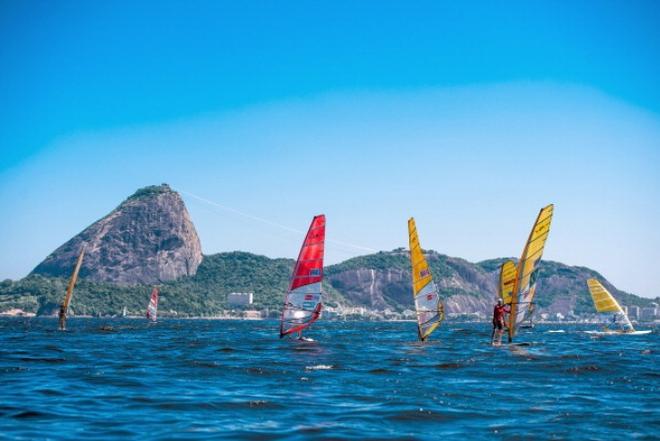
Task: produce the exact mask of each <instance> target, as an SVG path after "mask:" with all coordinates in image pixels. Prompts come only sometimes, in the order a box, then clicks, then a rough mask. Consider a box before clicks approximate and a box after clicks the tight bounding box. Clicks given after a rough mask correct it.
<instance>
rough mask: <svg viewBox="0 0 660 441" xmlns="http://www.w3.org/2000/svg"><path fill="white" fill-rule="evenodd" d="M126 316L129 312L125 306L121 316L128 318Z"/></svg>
mask: <svg viewBox="0 0 660 441" xmlns="http://www.w3.org/2000/svg"><path fill="white" fill-rule="evenodd" d="M126 314H128V310H127V309H126V307H125V306H124V309H122V310H121V316H122V317H126Z"/></svg>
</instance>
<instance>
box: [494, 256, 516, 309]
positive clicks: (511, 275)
mask: <svg viewBox="0 0 660 441" xmlns="http://www.w3.org/2000/svg"><path fill="white" fill-rule="evenodd" d="M517 274H518V269H517V268H516V264H515V263H513V260H507V261H506V262H504V263H503V264H502V266H501V267H500V287H499V292H498V295H499V297H500V298H501V299H502V301H503V302H504V304H506V305H509V304H511V297H512V294H513V286H514V285H515V283H516V275H517Z"/></svg>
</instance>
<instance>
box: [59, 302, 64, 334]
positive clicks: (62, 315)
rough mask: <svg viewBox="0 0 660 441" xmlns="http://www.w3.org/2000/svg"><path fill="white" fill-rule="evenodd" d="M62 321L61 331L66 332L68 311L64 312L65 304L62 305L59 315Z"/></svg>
mask: <svg viewBox="0 0 660 441" xmlns="http://www.w3.org/2000/svg"><path fill="white" fill-rule="evenodd" d="M57 316H58V317H59V319H60V331H65V330H66V311H65V310H64V303H62V304H61V305H60V311H59V312H58V313H57Z"/></svg>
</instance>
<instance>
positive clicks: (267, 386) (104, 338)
mask: <svg viewBox="0 0 660 441" xmlns="http://www.w3.org/2000/svg"><path fill="white" fill-rule="evenodd" d="M103 325H110V326H112V327H113V328H114V331H113V332H107V331H101V330H100V327H101V326H103ZM69 326H70V328H71V330H70V331H69V332H66V333H62V332H57V331H54V328H55V327H56V320H55V319H46V318H39V319H32V320H23V319H0V438H3V437H6V438H8V439H40V440H43V439H72V440H79V439H103V440H106V439H140V440H141V439H181V440H188V439H194V440H198V439H247V440H270V439H294V440H296V439H359V440H364V439H429V440H431V439H433V440H437V439H443V438H449V439H471V440H472V439H493V438H506V439H512V438H513V439H553V438H558V439H566V438H571V439H629V438H638V439H657V437H658V435H659V434H660V410H659V408H658V406H659V405H660V394H659V390H660V389H659V387H658V386H659V380H660V363H659V361H660V360H659V357H658V350H660V347H659V345H658V331H657V330H656V331H654V332H653V333H652V334H651V335H646V336H634V337H633V336H625V337H622V336H619V337H605V338H599V339H594V338H591V337H589V336H588V335H586V334H584V333H582V332H580V330H582V329H588V328H586V327H583V328H579V327H575V326H568V325H567V326H563V327H562V329H565V330H566V333H548V332H546V331H548V330H550V329H558V327H556V326H555V327H549V326H545V327H544V326H537V327H536V328H535V329H533V330H530V331H529V332H526V333H523V334H521V335H520V336H519V339H518V341H520V342H526V343H529V345H528V346H514V347H507V346H502V347H500V348H493V347H491V346H490V345H489V337H490V329H489V328H488V324H460V323H445V324H443V326H442V328H441V329H440V330H439V331H437V332H436V333H435V334H434V337H435V341H432V342H430V343H425V344H421V343H418V342H417V341H416V340H415V339H416V332H415V325H414V324H413V323H359V322H347V323H341V322H320V323H318V324H317V325H316V327H315V329H314V330H312V332H309V333H308V335H309V336H312V337H313V338H315V339H316V340H317V341H316V342H314V343H303V342H298V341H286V340H283V341H280V340H279V339H278V338H277V323H275V322H245V321H242V322H241V321H212V320H208V321H207V320H188V321H186V320H164V321H162V322H160V323H158V324H156V325H155V326H150V325H148V324H147V323H145V322H143V321H140V320H111V321H103V320H99V319H76V318H73V319H70V320H69Z"/></svg>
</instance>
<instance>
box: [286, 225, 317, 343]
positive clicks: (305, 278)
mask: <svg viewBox="0 0 660 441" xmlns="http://www.w3.org/2000/svg"><path fill="white" fill-rule="evenodd" d="M324 246H325V215H323V214H321V215H318V216H314V219H312V223H311V225H310V226H309V230H308V231H307V236H306V237H305V241H304V242H303V245H302V247H301V248H300V254H299V255H298V260H297V261H296V266H295V267H294V269H293V274H292V275H291V282H290V284H289V290H288V292H287V294H286V296H285V298H284V308H283V309H282V318H281V321H280V338H282V337H284V336H285V335H289V334H292V333H295V332H299V331H302V330H303V329H305V328H307V327H309V325H311V324H312V323H314V322H315V321H316V320H317V319H318V318H319V317H320V315H321V308H322V304H321V294H322V292H323V290H322V287H321V284H322V281H323V252H324Z"/></svg>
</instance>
